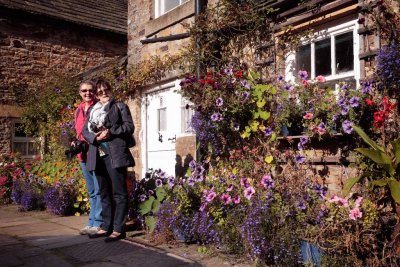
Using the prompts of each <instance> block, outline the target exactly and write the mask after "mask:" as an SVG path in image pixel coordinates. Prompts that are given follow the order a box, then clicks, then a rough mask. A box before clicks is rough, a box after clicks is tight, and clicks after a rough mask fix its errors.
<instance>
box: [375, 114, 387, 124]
mask: <svg viewBox="0 0 400 267" xmlns="http://www.w3.org/2000/svg"><path fill="white" fill-rule="evenodd" d="M385 117H386V116H385V112H383V111H377V112H375V113H374V126H375V127H377V128H378V127H381V126H382V124H383V123H384V122H385Z"/></svg>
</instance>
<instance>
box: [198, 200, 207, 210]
mask: <svg viewBox="0 0 400 267" xmlns="http://www.w3.org/2000/svg"><path fill="white" fill-rule="evenodd" d="M206 207H207V203H206V202H204V203H201V206H200V208H199V211H204V210H205V209H206Z"/></svg>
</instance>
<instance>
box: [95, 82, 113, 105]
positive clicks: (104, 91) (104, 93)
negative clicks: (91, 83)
mask: <svg viewBox="0 0 400 267" xmlns="http://www.w3.org/2000/svg"><path fill="white" fill-rule="evenodd" d="M96 97H97V99H98V100H99V101H100V102H101V103H102V104H105V103H107V102H108V101H110V99H111V90H110V89H109V88H107V87H105V86H102V85H101V86H99V87H97V91H96Z"/></svg>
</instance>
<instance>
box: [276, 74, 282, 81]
mask: <svg viewBox="0 0 400 267" xmlns="http://www.w3.org/2000/svg"><path fill="white" fill-rule="evenodd" d="M276 80H277V81H278V82H281V81H283V76H282V75H281V74H279V75H278V77H277V78H276Z"/></svg>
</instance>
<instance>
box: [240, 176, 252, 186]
mask: <svg viewBox="0 0 400 267" xmlns="http://www.w3.org/2000/svg"><path fill="white" fill-rule="evenodd" d="M240 185H241V186H243V187H244V188H248V187H249V186H250V183H249V181H248V180H247V178H240Z"/></svg>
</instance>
